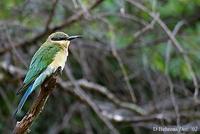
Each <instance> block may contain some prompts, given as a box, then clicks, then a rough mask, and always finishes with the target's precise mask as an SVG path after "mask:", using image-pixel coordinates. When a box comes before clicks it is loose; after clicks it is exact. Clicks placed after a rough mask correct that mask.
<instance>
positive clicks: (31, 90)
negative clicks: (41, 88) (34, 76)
mask: <svg viewBox="0 0 200 134" xmlns="http://www.w3.org/2000/svg"><path fill="white" fill-rule="evenodd" d="M32 87H33V84H31V85H30V86H29V88H28V89H27V90H26V92H25V94H24V95H23V97H22V99H21V100H20V103H19V105H18V107H17V109H16V111H15V113H14V116H16V114H17V113H18V111H20V110H21V109H22V107H23V106H24V103H25V102H26V100H27V98H28V96H29V95H30V94H31V93H32V92H33V88H32Z"/></svg>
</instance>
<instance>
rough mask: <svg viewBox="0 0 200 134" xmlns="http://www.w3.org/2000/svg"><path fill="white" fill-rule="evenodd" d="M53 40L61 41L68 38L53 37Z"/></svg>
mask: <svg viewBox="0 0 200 134" xmlns="http://www.w3.org/2000/svg"><path fill="white" fill-rule="evenodd" d="M51 40H53V41H59V40H67V38H66V37H52V38H51Z"/></svg>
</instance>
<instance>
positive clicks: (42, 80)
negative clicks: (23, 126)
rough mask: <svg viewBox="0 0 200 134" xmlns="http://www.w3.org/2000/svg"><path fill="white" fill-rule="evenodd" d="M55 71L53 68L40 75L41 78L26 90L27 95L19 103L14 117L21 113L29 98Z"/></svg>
mask: <svg viewBox="0 0 200 134" xmlns="http://www.w3.org/2000/svg"><path fill="white" fill-rule="evenodd" d="M53 71H54V69H52V68H47V69H46V70H45V71H44V72H43V73H41V74H40V76H39V77H38V78H37V79H36V80H35V81H34V82H33V83H32V84H31V85H30V86H29V87H28V89H27V90H26V92H25V94H24V95H23V97H22V99H21V100H20V102H19V105H18V107H17V109H16V111H15V113H14V116H16V114H17V113H18V111H20V110H21V109H22V107H23V105H24V103H25V102H26V100H27V98H28V96H29V95H30V94H31V93H32V92H33V91H34V90H36V89H37V88H38V87H39V86H40V85H41V84H42V83H43V82H44V81H45V79H46V78H47V77H48V76H50V75H51V74H52V73H53Z"/></svg>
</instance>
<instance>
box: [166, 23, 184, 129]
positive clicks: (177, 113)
mask: <svg viewBox="0 0 200 134" xmlns="http://www.w3.org/2000/svg"><path fill="white" fill-rule="evenodd" d="M183 24H184V22H183V21H180V22H178V23H177V25H176V26H175V28H174V30H173V32H172V34H173V36H176V34H177V33H178V31H179V29H180V28H181V26H183ZM170 48H171V40H169V41H168V42H167V50H166V62H165V74H166V76H167V81H168V83H169V88H170V97H171V101H172V104H173V106H174V111H175V114H176V118H177V120H176V124H177V127H179V126H180V114H179V107H178V105H177V103H176V99H175V95H174V85H173V82H172V80H171V78H170V76H169V72H168V69H169V66H168V64H169V60H170V50H171V49H170Z"/></svg>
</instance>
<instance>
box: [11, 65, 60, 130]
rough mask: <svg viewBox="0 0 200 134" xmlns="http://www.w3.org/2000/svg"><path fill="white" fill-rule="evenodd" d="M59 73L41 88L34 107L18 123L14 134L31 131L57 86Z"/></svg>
mask: <svg viewBox="0 0 200 134" xmlns="http://www.w3.org/2000/svg"><path fill="white" fill-rule="evenodd" d="M59 71H60V68H58V69H57V71H56V72H55V73H54V74H53V75H52V76H51V77H49V78H48V79H47V80H46V81H45V82H44V83H43V84H42V86H41V90H40V93H39V95H38V96H37V98H36V100H35V101H34V103H33V105H32V106H31V108H30V110H29V112H28V113H27V114H26V115H25V116H24V117H23V119H22V120H21V121H19V122H17V123H16V126H15V128H14V131H13V133H14V134H24V133H26V132H27V131H28V130H29V127H30V126H31V124H32V123H33V121H34V120H35V119H36V118H37V117H38V115H39V114H40V113H41V112H42V110H43V108H44V105H45V103H46V101H47V99H48V97H49V95H50V94H51V92H52V91H53V89H54V88H55V85H56V76H57V75H58V72H59Z"/></svg>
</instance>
